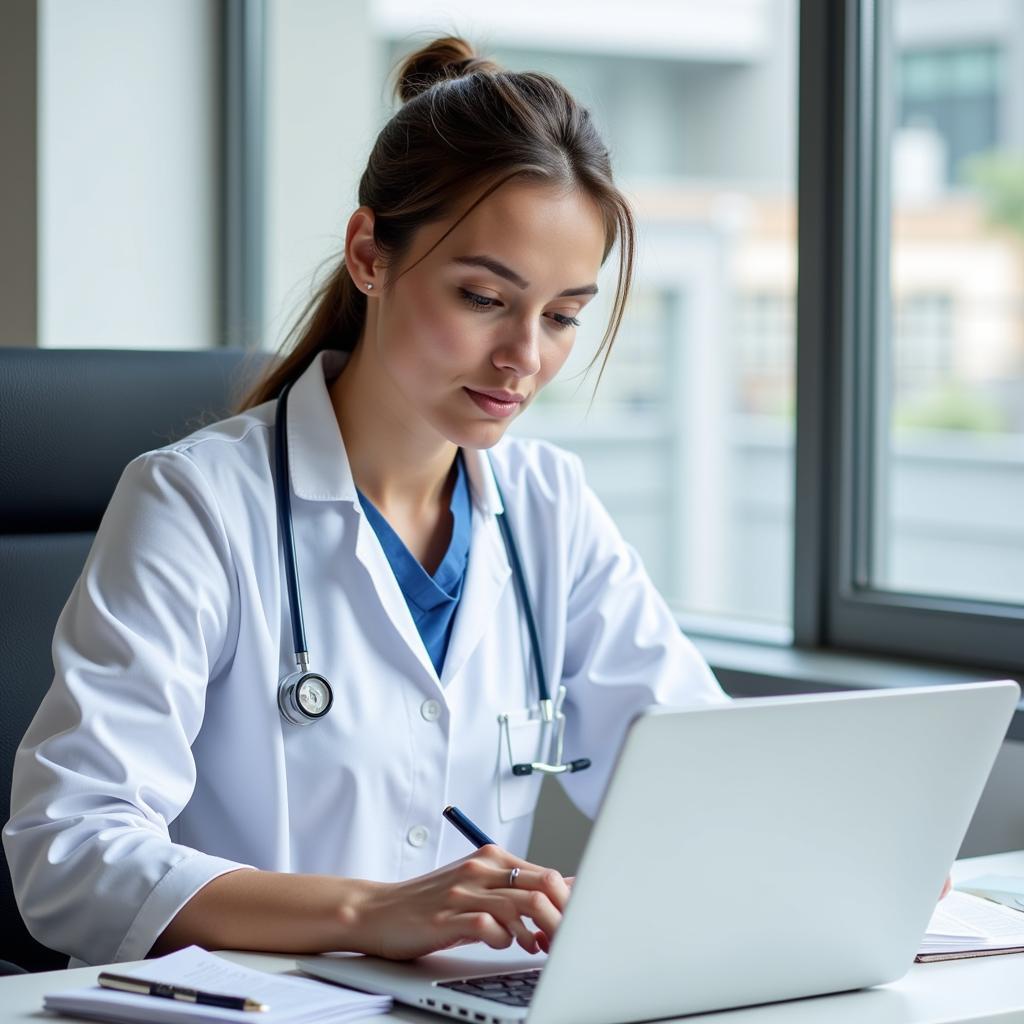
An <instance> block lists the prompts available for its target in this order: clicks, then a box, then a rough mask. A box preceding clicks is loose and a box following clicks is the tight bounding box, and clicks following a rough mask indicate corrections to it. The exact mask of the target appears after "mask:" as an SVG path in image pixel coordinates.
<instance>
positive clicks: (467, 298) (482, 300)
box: [459, 288, 580, 330]
mask: <svg viewBox="0 0 1024 1024" xmlns="http://www.w3.org/2000/svg"><path fill="white" fill-rule="evenodd" d="M459 294H460V295H461V296H462V299H463V301H464V302H465V303H466V305H467V306H469V307H470V308H471V309H473V310H475V311H476V312H478V313H482V312H483V311H484V310H485V309H491V308H493V307H494V306H496V305H497V304H498V300H497V299H492V298H489V297H488V296H486V295H477V294H476V292H471V291H468V290H467V289H466V288H460V289H459ZM551 315H552V317H553V318H554V320H553V323H554V324H555V325H556V326H557V327H558V329H559V330H564V329H565V328H567V327H579V326H580V321H579V320H577V319H576V317H574V316H566V315H565V314H564V313H552V314H551Z"/></svg>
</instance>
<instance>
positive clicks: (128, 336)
mask: <svg viewBox="0 0 1024 1024" xmlns="http://www.w3.org/2000/svg"><path fill="white" fill-rule="evenodd" d="M219 10H220V5H219V4H212V3H209V2H208V0H149V2H147V3H145V4H135V3H125V2H124V0H90V2H89V3H76V2H74V0H40V3H39V5H38V17H39V50H38V53H39V63H38V79H39V290H38V299H37V301H38V308H39V330H38V344H40V345H44V346H49V345H55V346H72V345H83V346H99V347H126V348H136V347H154V348H157V347H158V348H205V347H208V346H211V345H215V344H217V341H218V337H217V335H218V331H219V309H218V301H219V298H218V296H219V282H220V267H219V262H220V255H219V242H218V239H219V235H220V222H219V197H218V188H219V170H218V167H219V160H220V142H219V139H220V110H219V100H218V97H219V95H220V89H219V84H218V74H219V59H220V39H219ZM26 343H29V344H31V343H32V342H31V341H28V342H26Z"/></svg>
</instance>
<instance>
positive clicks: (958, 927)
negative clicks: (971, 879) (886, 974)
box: [920, 889, 1024, 953]
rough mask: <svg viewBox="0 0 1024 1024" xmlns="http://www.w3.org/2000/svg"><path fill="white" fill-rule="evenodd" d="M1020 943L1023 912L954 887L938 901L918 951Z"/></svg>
mask: <svg viewBox="0 0 1024 1024" xmlns="http://www.w3.org/2000/svg"><path fill="white" fill-rule="evenodd" d="M1015 946H1024V914H1021V913H1020V912H1019V911H1016V910H1010V909H1009V908H1007V907H1004V906H1001V905H1000V904H998V903H993V902H992V901H991V900H984V899H980V898H979V897H977V896H971V895H970V894H968V893H965V892H957V891H956V890H955V889H954V890H953V891H952V892H950V893H949V894H948V895H947V896H946V897H945V898H944V899H942V900H940V901H939V904H938V906H937V907H936V908H935V913H933V914H932V919H931V920H930V921H929V922H928V930H927V932H925V936H924V940H923V941H922V943H921V949H920V952H922V953H952V952H958V951H965V952H966V951H969V950H975V949H1002V948H1009V947H1015Z"/></svg>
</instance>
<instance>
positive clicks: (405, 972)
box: [299, 681, 1020, 1024]
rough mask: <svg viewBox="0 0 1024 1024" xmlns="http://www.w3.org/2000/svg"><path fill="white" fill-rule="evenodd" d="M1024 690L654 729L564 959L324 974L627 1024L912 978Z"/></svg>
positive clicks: (837, 697)
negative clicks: (931, 920) (913, 966)
mask: <svg viewBox="0 0 1024 1024" xmlns="http://www.w3.org/2000/svg"><path fill="white" fill-rule="evenodd" d="M1019 698H1020V687H1018V685H1017V684H1016V683H1014V682H1009V681H1004V682H992V683H975V684H966V685H955V686H942V687H926V688H912V689H901V690H884V691H876V690H871V691H866V692H853V693H838V694H827V695H820V696H819V695H815V696H803V697H768V698H758V699H749V700H740V701H735V702H733V703H731V704H726V705H723V706H714V707H707V708H700V709H694V710H678V709H676V710H665V709H655V710H652V711H650V712H648V713H646V714H644V715H642V716H641V717H639V718H638V719H637V720H636V721H634V722H633V724H632V726H631V727H630V729H629V733H628V735H627V737H626V741H625V743H624V744H623V746H622V749H621V751H620V753H619V756H618V760H617V763H616V766H615V771H614V774H613V777H612V779H611V782H610V784H609V786H608V790H607V792H606V794H605V798H604V801H603V803H602V805H601V809H600V813H599V814H598V816H597V819H596V820H595V823H594V827H593V830H592V832H591V836H590V840H589V842H588V844H587V847H586V850H585V851H584V855H583V860H582V863H581V865H580V869H579V872H578V874H577V877H576V882H575V885H574V887H573V894H572V897H571V899H570V901H569V903H568V906H567V907H566V912H565V915H564V917H563V919H562V923H561V926H560V928H559V930H558V933H557V935H556V936H555V940H554V942H553V944H552V948H551V953H550V955H549V956H548V957H546V958H543V957H540V956H533V957H531V956H529V955H528V954H525V953H523V952H522V951H519V952H516V951H514V950H513V949H510V950H501V951H495V950H491V949H489V948H487V947H484V946H476V945H474V946H463V947H461V948H459V949H456V950H450V951H447V952H444V953H435V954H433V955H431V956H428V957H423V958H421V959H419V960H416V961H411V962H394V961H389V960H382V959H378V958H376V957H363V956H356V955H346V954H328V955H326V956H320V957H315V958H312V959H306V960H302V961H301V962H300V963H299V966H300V968H301V969H302V970H303V971H305V972H307V973H310V974H313V975H316V976H318V977H321V978H325V979H328V980H331V981H336V982H340V983H342V984H344V985H348V986H351V987H353V988H357V989H362V990H364V991H368V992H378V993H385V994H389V995H392V996H394V998H395V999H396V1000H398V1001H400V1002H403V1003H409V1004H411V1005H413V1006H418V1007H423V1008H425V1009H428V1010H434V1011H436V1012H438V1013H442V1014H445V1015H447V1016H449V1017H456V1018H458V1019H461V1020H469V1021H477V1022H486V1024H504V1022H506V1021H528V1022H529V1024H612V1022H624V1021H636V1020H646V1019H652V1018H657V1017H670V1016H679V1015H682V1014H689V1013H698V1012H702V1011H707V1010H717V1009H724V1008H727V1007H736V1006H745V1005H750V1004H754V1003H765V1002H773V1001H776V1000H782V999H790V998H795V997H800V996H810V995H818V994H822V993H826V992H838V991H844V990H849V989H856V988H863V987H865V986H869V985H877V984H881V983H884V982H887V981H892V980H894V979H896V978H898V977H900V976H901V975H902V974H903V973H904V972H905V971H906V970H907V968H908V967H909V966H910V964H911V963H912V961H913V958H914V954H915V953H916V952H917V950H918V947H919V943H920V941H921V938H922V936H923V934H924V931H925V928H926V926H927V923H928V919H929V917H930V915H931V913H932V911H933V909H934V908H935V903H936V900H937V899H938V896H939V892H940V890H941V888H942V885H943V882H944V880H945V878H946V875H947V873H948V871H949V868H950V866H951V865H952V863H953V861H954V859H955V858H956V855H957V850H958V849H959V846H960V843H961V841H962V840H963V837H964V833H965V832H966V831H967V826H968V824H969V822H970V819H971V815H972V813H973V811H974V808H975V806H976V804H977V802H978V799H979V797H980V795H981V791H982V788H983V786H984V784H985V781H986V779H987V778H988V774H989V771H990V770H991V768H992V763H993V761H994V760H995V757H996V753H997V752H998V750H999V745H1000V742H1001V741H1002V739H1003V737H1004V735H1005V733H1006V730H1007V727H1008V725H1009V722H1010V718H1011V716H1012V714H1013V710H1014V707H1015V706H1016V704H1017V701H1018V699H1019Z"/></svg>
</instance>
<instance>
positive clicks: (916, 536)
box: [868, 0, 1024, 602]
mask: <svg viewBox="0 0 1024 1024" xmlns="http://www.w3.org/2000/svg"><path fill="white" fill-rule="evenodd" d="M894 3H895V8H894V14H895V17H894V19H893V24H894V34H893V52H891V53H890V54H889V57H888V59H890V60H891V61H892V62H893V63H894V64H895V66H896V67H897V70H898V73H897V74H895V75H894V76H892V80H891V81H892V95H891V96H890V97H889V100H890V102H891V104H892V108H893V113H894V117H893V119H892V122H891V123H892V125H893V128H892V134H891V137H890V138H887V139H883V140H882V152H883V153H884V154H888V157H889V160H890V176H889V180H890V182H891V195H890V224H891V237H890V243H891V252H890V260H889V268H890V270H889V275H888V276H889V302H888V309H889V311H890V315H889V317H888V326H889V337H888V341H887V346H886V348H885V350H884V351H885V353H886V354H885V358H884V359H883V360H882V361H881V363H882V364H881V374H880V378H879V379H880V382H879V387H878V391H877V394H876V396H875V397H876V409H877V416H878V423H879V432H878V433H879V436H880V438H881V444H880V446H879V452H880V454H879V458H878V464H877V466H876V467H875V487H874V494H875V501H874V519H873V530H872V534H871V539H872V545H871V559H870V563H871V577H872V578H871V579H870V581H868V582H869V583H870V584H871V585H872V586H875V587H880V588H882V589H888V590H894V591H901V592H910V593H920V594H933V595H944V596H950V597H961V598H976V599H985V600H996V601H1007V602H1020V601H1022V600H1024V130H1022V125H1024V76H1022V75H1021V74H1019V73H1018V74H1016V75H1011V74H1009V73H1007V69H1008V68H1010V67H1012V66H1024V64H1022V63H1021V62H1024V19H1022V18H1021V17H1020V13H1019V6H1020V5H1018V4H1002V5H989V6H987V7H986V8H985V9H984V11H983V12H981V13H979V15H978V17H977V18H975V19H973V20H972V21H971V23H970V24H969V25H966V24H965V22H964V18H963V10H964V9H961V8H959V7H958V6H957V5H948V4H947V5H936V4H934V3H931V2H928V0H894ZM926 15H927V16H926ZM982 15H983V16H982Z"/></svg>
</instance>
